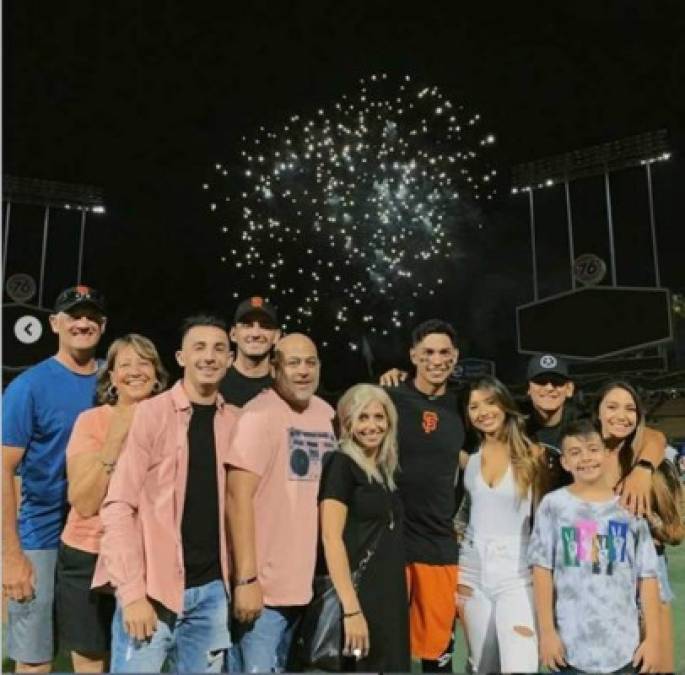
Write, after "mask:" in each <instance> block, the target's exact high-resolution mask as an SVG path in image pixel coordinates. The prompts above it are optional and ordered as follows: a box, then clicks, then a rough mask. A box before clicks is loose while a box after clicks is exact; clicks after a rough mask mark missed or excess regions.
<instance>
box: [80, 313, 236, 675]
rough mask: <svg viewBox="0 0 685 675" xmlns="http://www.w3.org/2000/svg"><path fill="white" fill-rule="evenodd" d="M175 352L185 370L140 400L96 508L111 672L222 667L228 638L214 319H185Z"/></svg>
mask: <svg viewBox="0 0 685 675" xmlns="http://www.w3.org/2000/svg"><path fill="white" fill-rule="evenodd" d="M176 359H177V361H178V364H179V365H180V366H181V367H182V368H183V379H182V380H181V381H179V382H177V383H176V384H175V385H174V386H173V387H172V389H170V390H169V391H166V392H164V393H163V394H159V395H158V396H155V397H154V398H151V399H148V400H146V401H142V402H141V403H139V404H138V406H137V409H136V412H135V415H134V418H133V422H132V423H131V428H130V431H129V434H128V437H127V440H126V445H125V446H124V449H123V451H122V453H121V455H120V458H119V460H118V463H117V467H116V470H115V472H114V474H113V477H112V481H111V483H110V486H109V491H108V493H107V496H106V497H105V501H104V504H103V507H102V510H101V517H102V523H103V526H104V536H103V538H102V544H101V548H100V561H99V567H98V570H96V574H95V578H94V580H93V585H94V586H97V585H101V584H103V583H105V582H107V581H109V582H110V583H111V584H112V585H113V586H114V587H115V589H116V595H117V610H116V614H115V616H114V622H113V625H112V664H111V667H112V672H160V671H161V669H162V666H163V665H164V662H165V661H166V660H167V658H169V660H170V666H171V670H178V671H180V672H193V673H199V672H220V670H221V666H222V663H223V659H224V655H225V652H226V649H227V648H228V647H229V645H230V635H229V630H228V623H229V612H228V577H229V568H228V553H227V538H226V531H225V526H224V522H225V519H224V512H225V509H224V494H225V486H226V451H227V449H228V441H229V434H230V432H231V430H232V427H233V424H234V421H235V412H234V409H233V408H231V407H230V406H228V405H226V404H225V403H224V401H223V399H222V398H221V396H220V395H219V394H218V390H219V382H220V381H221V379H222V378H223V377H224V375H225V374H226V368H227V367H228V363H229V343H228V334H227V333H226V326H225V324H224V322H223V321H221V320H220V319H217V318H215V317H211V316H196V317H191V318H190V319H187V320H186V322H185V324H184V326H183V330H182V340H181V349H180V350H179V351H178V352H177V353H176ZM103 567H104V570H103V569H102V568H103ZM105 570H106V573H104V572H105Z"/></svg>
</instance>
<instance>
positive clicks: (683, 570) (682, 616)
mask: <svg viewBox="0 0 685 675" xmlns="http://www.w3.org/2000/svg"><path fill="white" fill-rule="evenodd" d="M668 567H669V573H670V578H671V585H672V586H673V592H674V593H675V594H676V600H675V602H674V605H673V615H674V619H675V630H674V635H675V636H678V635H681V636H682V635H685V545H683V546H678V547H675V548H670V549H669V551H668ZM455 652H456V659H455V672H464V661H465V653H466V651H465V647H464V640H463V634H462V631H461V629H459V630H458V631H457V646H456V649H455ZM675 665H676V670H677V671H678V672H685V640H678V638H677V637H676V661H675ZM2 670H3V672H9V671H10V670H11V663H10V662H9V661H7V660H5V661H3V664H2ZM55 670H56V671H58V672H70V671H71V663H70V660H69V659H68V658H67V657H66V655H64V654H60V655H59V656H58V658H57V662H56V663H55Z"/></svg>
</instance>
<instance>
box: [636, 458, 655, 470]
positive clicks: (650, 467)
mask: <svg viewBox="0 0 685 675" xmlns="http://www.w3.org/2000/svg"><path fill="white" fill-rule="evenodd" d="M635 466H641V467H642V468H643V469H648V470H649V472H650V473H654V464H652V463H651V462H650V461H649V460H648V459H638V460H637V462H635V465H634V467H633V468H635Z"/></svg>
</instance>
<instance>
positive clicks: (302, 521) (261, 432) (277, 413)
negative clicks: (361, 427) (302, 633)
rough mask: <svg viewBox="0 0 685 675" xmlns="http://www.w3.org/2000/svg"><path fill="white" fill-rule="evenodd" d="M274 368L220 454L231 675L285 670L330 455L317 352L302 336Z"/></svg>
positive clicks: (283, 350) (306, 588)
mask: <svg viewBox="0 0 685 675" xmlns="http://www.w3.org/2000/svg"><path fill="white" fill-rule="evenodd" d="M274 367H275V381H274V386H273V388H272V389H268V390H266V391H265V392H263V393H261V394H259V395H258V396H257V397H255V398H254V399H252V401H250V402H249V403H248V404H247V405H246V406H245V407H244V408H243V410H242V413H241V415H240V418H239V419H238V421H237V422H236V425H235V429H234V434H233V438H232V441H231V444H230V448H229V451H228V462H229V464H230V467H229V473H228V482H227V498H226V508H227V515H228V521H229V527H230V531H231V542H232V547H233V561H234V572H233V587H234V592H233V615H234V616H235V618H236V619H237V622H236V624H234V630H233V637H234V646H233V647H232V648H231V659H230V664H231V670H232V671H242V672H278V671H282V670H283V669H284V668H285V665H286V660H287V655H288V649H289V647H290V641H291V639H292V633H293V628H294V627H295V624H296V623H297V620H298V618H299V616H300V613H301V611H302V608H303V606H304V605H306V604H307V602H309V600H310V598H311V595H312V578H313V575H314V565H315V559H316V541H317V494H318V490H319V478H320V475H321V463H322V458H323V455H324V453H326V452H328V451H331V450H333V449H334V445H335V437H334V436H333V428H332V424H331V420H332V418H333V409H332V408H331V407H330V406H329V405H328V404H327V403H326V402H325V401H323V400H322V399H320V398H318V397H317V396H314V392H315V391H316V389H317V387H318V384H319V373H320V363H319V357H318V354H317V349H316V345H315V344H314V343H313V342H312V341H311V340H310V339H309V338H308V337H307V336H306V335H301V334H298V333H294V334H292V335H288V336H287V337H284V338H283V339H281V340H280V341H279V342H278V343H277V345H276V351H275V357H274Z"/></svg>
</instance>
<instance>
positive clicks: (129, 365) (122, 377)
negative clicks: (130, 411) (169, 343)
mask: <svg viewBox="0 0 685 675" xmlns="http://www.w3.org/2000/svg"><path fill="white" fill-rule="evenodd" d="M109 377H110V380H111V382H112V384H113V385H114V386H115V387H116V388H117V392H118V399H117V400H118V402H119V403H121V404H122V405H130V404H131V403H137V402H138V401H142V400H143V399H145V398H147V397H148V396H150V394H151V393H152V388H153V387H154V385H155V381H156V373H155V364H154V363H153V361H152V360H151V359H148V358H145V357H144V356H141V355H140V354H139V353H138V352H137V351H136V350H135V348H134V347H133V346H132V345H124V346H123V347H121V349H119V351H118V352H117V354H116V356H115V357H114V367H113V368H112V370H110V371H109Z"/></svg>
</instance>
